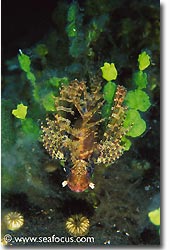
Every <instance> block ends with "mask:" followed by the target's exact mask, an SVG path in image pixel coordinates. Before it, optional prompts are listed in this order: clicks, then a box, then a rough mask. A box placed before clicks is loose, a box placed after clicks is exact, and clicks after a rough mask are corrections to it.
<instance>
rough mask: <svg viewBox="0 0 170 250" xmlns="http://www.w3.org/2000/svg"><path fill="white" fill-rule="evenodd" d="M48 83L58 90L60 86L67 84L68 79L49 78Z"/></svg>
mask: <svg viewBox="0 0 170 250" xmlns="http://www.w3.org/2000/svg"><path fill="white" fill-rule="evenodd" d="M48 82H49V83H50V84H51V85H52V86H54V87H56V88H59V87H60V85H61V84H68V82H69V81H68V78H67V77H63V78H59V77H55V76H54V77H51V78H50V79H49V80H48Z"/></svg>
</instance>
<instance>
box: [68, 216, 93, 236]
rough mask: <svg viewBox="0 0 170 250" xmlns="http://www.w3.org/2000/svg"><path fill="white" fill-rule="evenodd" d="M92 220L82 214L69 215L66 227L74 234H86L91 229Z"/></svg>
mask: <svg viewBox="0 0 170 250" xmlns="http://www.w3.org/2000/svg"><path fill="white" fill-rule="evenodd" d="M89 226H90V222H89V220H88V218H87V217H85V216H83V215H82V214H76V215H72V216H71V217H69V218H68V219H67V221H66V229H67V231H68V232H69V234H71V235H73V236H84V235H86V234H87V233H88V231H89Z"/></svg>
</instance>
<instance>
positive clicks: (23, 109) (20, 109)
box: [12, 103, 28, 119]
mask: <svg viewBox="0 0 170 250" xmlns="http://www.w3.org/2000/svg"><path fill="white" fill-rule="evenodd" d="M27 108H28V107H27V106H25V105H23V104H22V103H21V104H18V105H17V109H13V110H12V114H13V115H14V116H15V117H16V118H19V119H25V117H26V115H27Z"/></svg>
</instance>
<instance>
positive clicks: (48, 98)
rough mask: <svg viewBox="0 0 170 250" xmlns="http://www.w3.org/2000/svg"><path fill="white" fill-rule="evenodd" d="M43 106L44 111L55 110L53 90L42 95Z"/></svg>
mask: <svg viewBox="0 0 170 250" xmlns="http://www.w3.org/2000/svg"><path fill="white" fill-rule="evenodd" d="M43 106H44V108H45V109H46V111H55V110H56V108H55V98H54V94H53V92H50V93H48V94H47V95H45V96H44V97H43Z"/></svg>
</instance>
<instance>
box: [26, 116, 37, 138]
mask: <svg viewBox="0 0 170 250" xmlns="http://www.w3.org/2000/svg"><path fill="white" fill-rule="evenodd" d="M22 130H23V132H24V133H25V134H27V135H29V136H31V137H33V138H34V139H35V140H37V139H38V138H39V136H40V129H39V126H38V125H37V124H36V123H35V122H34V121H33V119H32V118H27V119H25V120H22Z"/></svg>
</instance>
